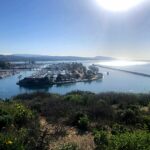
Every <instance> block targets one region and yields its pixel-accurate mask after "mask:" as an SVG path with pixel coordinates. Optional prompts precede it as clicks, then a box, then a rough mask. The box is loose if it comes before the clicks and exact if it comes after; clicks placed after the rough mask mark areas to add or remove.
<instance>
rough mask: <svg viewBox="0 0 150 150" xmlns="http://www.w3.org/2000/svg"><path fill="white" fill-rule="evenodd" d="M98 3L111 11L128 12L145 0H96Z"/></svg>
mask: <svg viewBox="0 0 150 150" xmlns="http://www.w3.org/2000/svg"><path fill="white" fill-rule="evenodd" d="M96 1H97V3H98V4H99V5H100V6H101V7H103V8H104V9H106V10H109V11H114V12H117V11H127V10H129V9H131V8H133V7H135V6H137V5H139V4H140V3H142V2H143V1H144V0H96Z"/></svg>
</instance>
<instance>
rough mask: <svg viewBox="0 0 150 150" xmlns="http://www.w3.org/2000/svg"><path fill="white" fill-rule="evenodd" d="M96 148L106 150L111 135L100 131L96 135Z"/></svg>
mask: <svg viewBox="0 0 150 150" xmlns="http://www.w3.org/2000/svg"><path fill="white" fill-rule="evenodd" d="M94 142H95V144H96V149H98V150H105V149H106V148H107V146H108V144H109V135H108V133H107V132H104V131H99V132H97V133H96V134H95V135H94Z"/></svg>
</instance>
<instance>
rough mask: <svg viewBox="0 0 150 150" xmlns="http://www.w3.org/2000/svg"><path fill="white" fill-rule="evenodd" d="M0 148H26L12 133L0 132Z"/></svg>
mask: <svg viewBox="0 0 150 150" xmlns="http://www.w3.org/2000/svg"><path fill="white" fill-rule="evenodd" d="M0 150H25V148H24V146H23V145H22V143H21V141H19V140H18V137H17V138H16V137H15V136H13V135H12V134H11V133H9V134H0Z"/></svg>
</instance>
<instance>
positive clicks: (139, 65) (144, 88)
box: [0, 61, 150, 98]
mask: <svg viewBox="0 0 150 150" xmlns="http://www.w3.org/2000/svg"><path fill="white" fill-rule="evenodd" d="M106 62H107V63H106ZM55 63H57V62H55ZM82 63H83V64H84V65H86V66H88V65H90V64H100V65H106V66H110V67H113V68H119V69H123V70H129V71H136V72H140V73H146V74H150V63H149V62H144V63H143V62H134V63H133V62H128V63H127V62H114V61H109V62H108V61H105V62H104V61H103V62H95V61H84V62H82ZM121 63H122V64H121ZM99 70H100V72H102V73H103V74H104V77H103V79H101V80H97V81H92V82H78V83H72V84H64V85H59V86H57V85H54V86H51V87H48V88H42V89H40V88H36V89H29V88H23V87H19V86H18V85H16V83H17V82H18V76H19V74H17V75H14V76H11V77H8V78H5V79H1V80H0V98H10V97H13V96H15V95H17V94H21V93H30V92H35V91H45V92H52V93H58V94H66V93H68V92H71V91H76V90H82V91H91V92H94V93H100V92H111V91H113V92H132V93H149V92H150V77H144V76H138V75H134V74H129V73H125V72H121V71H116V70H110V69H105V68H99ZM107 72H109V75H108V74H107ZM32 73H33V72H31V71H24V72H21V73H20V74H21V75H23V76H24V77H25V76H29V75H31V74H32Z"/></svg>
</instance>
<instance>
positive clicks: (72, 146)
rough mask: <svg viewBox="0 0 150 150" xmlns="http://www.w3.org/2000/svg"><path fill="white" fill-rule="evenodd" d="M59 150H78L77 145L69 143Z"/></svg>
mask: <svg viewBox="0 0 150 150" xmlns="http://www.w3.org/2000/svg"><path fill="white" fill-rule="evenodd" d="M59 150H77V145H76V144H75V143H67V144H64V145H62V146H61V147H60V148H59Z"/></svg>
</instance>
